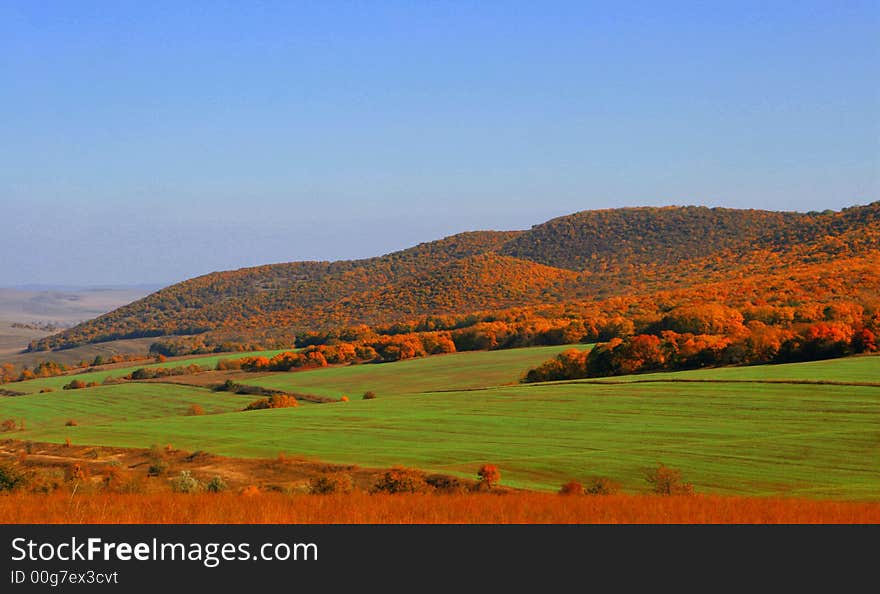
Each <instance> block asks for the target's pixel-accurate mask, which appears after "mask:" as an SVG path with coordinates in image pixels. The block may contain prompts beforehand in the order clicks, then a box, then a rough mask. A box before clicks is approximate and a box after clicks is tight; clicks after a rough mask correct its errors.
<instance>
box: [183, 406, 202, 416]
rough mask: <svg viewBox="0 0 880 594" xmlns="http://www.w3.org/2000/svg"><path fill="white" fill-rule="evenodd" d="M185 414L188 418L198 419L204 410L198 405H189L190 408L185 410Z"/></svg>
mask: <svg viewBox="0 0 880 594" xmlns="http://www.w3.org/2000/svg"><path fill="white" fill-rule="evenodd" d="M186 414H187V416H189V417H199V416H201V415H203V414H205V409H204V408H202V407H201V406H199V405H198V404H191V405H190V407H189V408H188V409H187V410H186Z"/></svg>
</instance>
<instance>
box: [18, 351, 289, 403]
mask: <svg viewBox="0 0 880 594" xmlns="http://www.w3.org/2000/svg"><path fill="white" fill-rule="evenodd" d="M281 352H283V350H274V351H258V352H252V353H223V354H219V355H209V356H201V357H187V358H184V359H172V360H169V361H167V362H165V363H150V362H149V360H147V361H135V362H132V363H131V364H130V365H126V366H124V367H113V368H108V369H101V370H98V371H86V372H83V373H76V374H72V375H59V376H56V377H46V378H40V379H34V380H28V381H26V382H12V383H9V384H4V385H3V387H4V388H7V389H9V390H14V391H16V392H23V393H25V394H34V393H37V392H39V391H40V390H42V389H44V388H51V389H53V390H60V389H61V388H62V387H63V386H64V385H65V384H69V383H70V381H71V380H73V379H78V380H81V381H84V382H86V383H88V382H99V383H100V382H103V381H104V380H105V379H107V378H108V377H122V376H123V375H126V374H128V373H131V372H132V371H134V370H135V369H140V368H142V367H150V368H152V367H183V366H186V365H189V364H191V363H195V364H196V365H201V366H202V367H206V368H207V369H214V367H215V366H216V365H217V361H220V360H222V359H238V358H240V357H244V356H265V357H272V356H273V355H276V354H278V353H281Z"/></svg>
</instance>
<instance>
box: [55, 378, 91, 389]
mask: <svg viewBox="0 0 880 594" xmlns="http://www.w3.org/2000/svg"><path fill="white" fill-rule="evenodd" d="M87 385H88V384H86V383H85V382H84V381H82V380H77V379H75V380H72V381H71V382H70V383H69V384H65V385H64V386H62V387H61V389H62V390H82V389H83V388H85V387H86V386H87Z"/></svg>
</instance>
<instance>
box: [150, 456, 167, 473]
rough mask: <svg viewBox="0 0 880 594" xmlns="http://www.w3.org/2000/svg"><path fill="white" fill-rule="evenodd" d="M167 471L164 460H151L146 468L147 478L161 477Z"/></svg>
mask: <svg viewBox="0 0 880 594" xmlns="http://www.w3.org/2000/svg"><path fill="white" fill-rule="evenodd" d="M167 470H168V462H166V461H165V460H161V459H159V460H153V462H151V463H150V466H149V467H148V468H147V476H161V475H163V474H165V472H167Z"/></svg>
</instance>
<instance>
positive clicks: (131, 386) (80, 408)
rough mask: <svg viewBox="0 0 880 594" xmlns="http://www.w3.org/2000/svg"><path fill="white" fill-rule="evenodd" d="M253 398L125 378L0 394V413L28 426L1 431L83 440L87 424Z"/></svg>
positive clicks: (236, 404)
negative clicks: (123, 380) (115, 381)
mask: <svg viewBox="0 0 880 594" xmlns="http://www.w3.org/2000/svg"><path fill="white" fill-rule="evenodd" d="M253 399H254V397H253V396H238V395H235V394H230V393H228V392H220V393H216V392H211V391H210V390H204V389H201V390H200V389H197V388H192V387H189V386H176V385H172V384H154V383H126V384H119V385H114V386H98V387H95V388H88V389H84V390H64V391H59V392H51V393H48V394H31V395H29V396H16V397H11V398H0V418H2V419H8V418H11V419H15V420H16V421H18V420H19V419H24V420H25V426H26V428H27V430H26V431H25V432H24V433H22V432H16V433H15V434H0V436H5V435H8V436H10V437H20V436H22V435H24V434H30V433H31V432H32V431H51V430H53V429H60V430H62V431H63V432H64V434H65V436H66V437H70V438H71V439H72V440H76V441H79V442H80V443H82V440H81V437H80V436H79V434H78V432H80V431H84V430H86V429H87V427H89V426H102V425H107V424H112V423H116V422H124V421H133V420H140V419H155V418H167V417H174V416H179V415H184V414H186V412H187V409H188V408H189V406H190V405H192V404H198V405H199V406H201V407H202V408H203V409H204V411H205V413H206V414H214V413H221V412H230V411H235V410H241V409H242V408H244V407H245V406H246V405H247V403H248V402H250V401H252V400H253ZM69 419H72V420H74V421H76V422H77V426H75V427H66V426H65V425H64V424H65V423H66V422H67V421H68V420H69ZM111 426H112V425H111ZM61 441H63V438H61Z"/></svg>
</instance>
